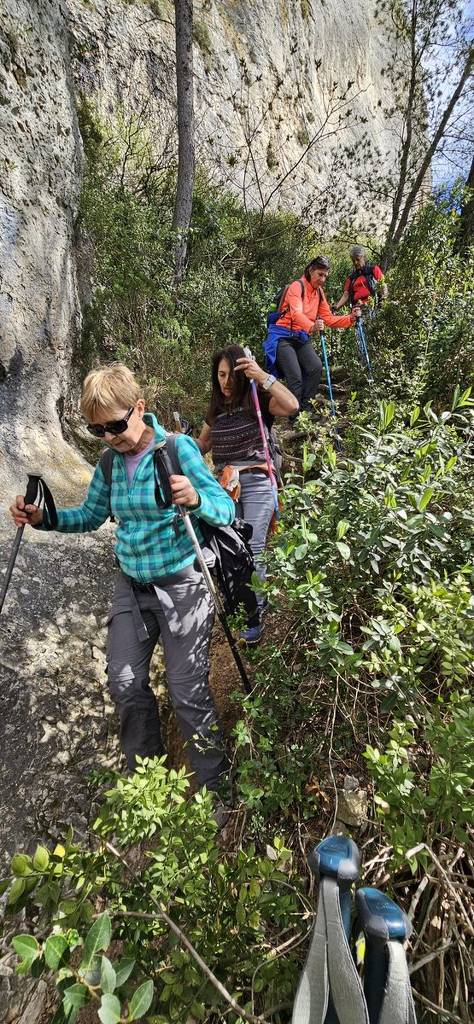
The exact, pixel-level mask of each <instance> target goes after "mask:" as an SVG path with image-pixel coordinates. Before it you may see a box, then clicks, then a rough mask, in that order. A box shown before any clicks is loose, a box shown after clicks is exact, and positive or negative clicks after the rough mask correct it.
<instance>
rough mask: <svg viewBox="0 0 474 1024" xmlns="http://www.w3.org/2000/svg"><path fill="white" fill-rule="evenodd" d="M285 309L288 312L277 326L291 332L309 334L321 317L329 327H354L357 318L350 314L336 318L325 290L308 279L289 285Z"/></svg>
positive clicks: (284, 301)
mask: <svg viewBox="0 0 474 1024" xmlns="http://www.w3.org/2000/svg"><path fill="white" fill-rule="evenodd" d="M302 281H303V284H304V294H303V295H301V282H302ZM283 307H284V309H285V310H286V312H284V313H282V315H281V317H280V318H279V320H277V326H279V327H287V328H288V329H289V330H290V331H306V332H307V333H308V334H309V332H310V331H311V329H312V328H313V327H314V322H315V320H317V319H318V317H321V320H323V321H324V323H325V324H327V326H328V327H352V325H353V324H354V319H355V318H354V317H353V316H351V315H350V314H349V313H346V314H345V315H344V316H334V315H333V313H331V310H330V308H329V303H328V301H327V298H326V296H325V294H324V292H323V289H322V288H320V287H318V288H313V286H312V284H311V283H310V282H309V281H307V280H306V278H299V280H298V281H293V282H292V283H291V284H290V285H289V287H288V289H287V291H286V295H285V297H284V300H283ZM287 307H289V308H287Z"/></svg>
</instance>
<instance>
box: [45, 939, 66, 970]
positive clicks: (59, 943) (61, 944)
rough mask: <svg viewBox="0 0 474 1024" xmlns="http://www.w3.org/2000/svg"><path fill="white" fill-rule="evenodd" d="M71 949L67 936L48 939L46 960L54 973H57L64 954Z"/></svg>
mask: <svg viewBox="0 0 474 1024" xmlns="http://www.w3.org/2000/svg"><path fill="white" fill-rule="evenodd" d="M66 949H69V942H68V940H67V938H66V936H65V935H50V936H49V938H48V939H46V943H45V947H44V958H45V960H46V963H47V965H48V967H50V968H51V970H52V971H57V969H58V967H59V962H60V960H61V957H62V956H63V953H65V952H66Z"/></svg>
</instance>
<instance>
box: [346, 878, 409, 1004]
mask: <svg viewBox="0 0 474 1024" xmlns="http://www.w3.org/2000/svg"><path fill="white" fill-rule="evenodd" d="M356 913H357V930H358V931H359V930H362V931H363V932H364V935H365V956H364V992H365V997H366V1000H367V1009H368V1013H369V1020H370V1024H377V1021H378V1019H379V1016H380V1012H381V1008H382V1005H383V999H384V992H385V988H386V982H387V971H388V947H389V945H390V943H392V942H395V943H403V942H404V941H405V939H407V938H408V936H409V935H410V933H411V924H410V921H409V920H408V918H407V916H406V914H405V913H404V911H403V910H402V909H401V908H400V907H398V906H397V904H396V903H394V902H393V900H391V899H390V897H389V896H386V895H385V893H383V892H380V891H379V889H373V888H371V887H370V886H367V887H365V888H362V889H358V890H357V892H356Z"/></svg>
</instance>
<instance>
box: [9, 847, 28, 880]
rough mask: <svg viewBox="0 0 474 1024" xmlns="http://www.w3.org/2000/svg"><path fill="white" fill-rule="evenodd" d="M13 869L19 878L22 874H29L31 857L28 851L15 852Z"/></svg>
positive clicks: (12, 863)
mask: <svg viewBox="0 0 474 1024" xmlns="http://www.w3.org/2000/svg"><path fill="white" fill-rule="evenodd" d="M10 867H11V870H12V873H13V874H14V875H16V876H17V878H20V877H21V876H22V875H28V874H29V873H30V871H31V857H27V855H26V853H15V854H14V856H13V857H12V862H11V865H10Z"/></svg>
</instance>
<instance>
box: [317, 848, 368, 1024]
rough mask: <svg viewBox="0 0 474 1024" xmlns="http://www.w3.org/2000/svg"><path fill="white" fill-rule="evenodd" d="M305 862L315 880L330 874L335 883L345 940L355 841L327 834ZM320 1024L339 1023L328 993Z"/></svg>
mask: <svg viewBox="0 0 474 1024" xmlns="http://www.w3.org/2000/svg"><path fill="white" fill-rule="evenodd" d="M308 864H309V866H310V868H311V870H312V871H313V872H314V874H315V875H316V878H317V879H318V880H321V878H324V877H326V878H333V879H334V880H335V881H336V882H337V885H338V890H339V905H340V908H341V917H342V922H343V925H344V931H345V933H346V935H347V939H348V941H349V939H350V934H351V912H352V897H351V889H352V885H353V883H354V882H355V881H357V879H358V877H359V872H360V855H359V851H358V849H357V846H356V844H355V843H354V841H353V840H352V839H349V838H348V837H347V836H327V838H326V839H323V841H322V842H321V843H319V844H318V846H315V847H314V849H313V850H312V851H311V853H310V855H309V857H308ZM324 1024H339V1020H338V1017H337V1014H336V1011H335V1009H334V1003H333V1001H332V997H331V995H330V996H329V1005H328V1009H327V1013H326V1017H325V1020H324Z"/></svg>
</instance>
